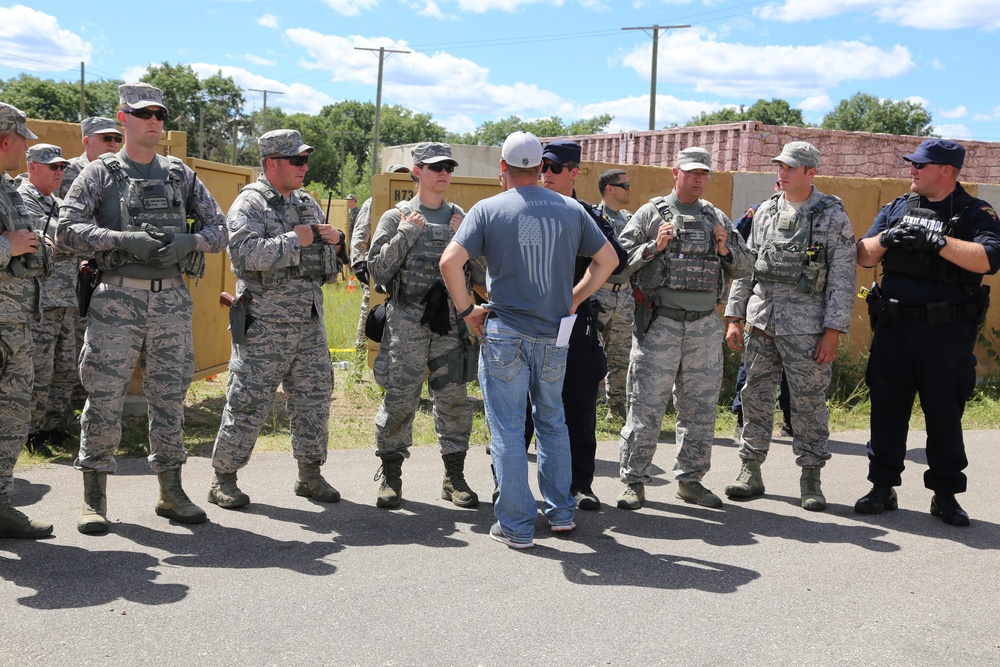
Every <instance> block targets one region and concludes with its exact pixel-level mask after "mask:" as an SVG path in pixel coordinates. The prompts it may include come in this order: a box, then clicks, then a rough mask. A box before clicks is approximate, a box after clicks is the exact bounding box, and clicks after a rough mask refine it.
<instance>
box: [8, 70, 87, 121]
mask: <svg viewBox="0 0 1000 667" xmlns="http://www.w3.org/2000/svg"><path fill="white" fill-rule="evenodd" d="M0 99H3V101H4V102H6V103H8V104H13V105H14V106H16V107H17V108H18V109H20V110H21V111H23V112H24V113H25V114H26V115H27V116H28V118H36V119H38V120H62V121H66V122H70V123H78V122H80V88H79V86H77V88H76V91H75V92H74V90H73V87H72V85H71V84H66V83H63V82H60V81H53V80H52V79H39V78H38V77H35V76H31V75H30V74H21V75H19V76H17V77H15V78H13V79H8V80H6V81H4V82H3V84H2V85H0Z"/></svg>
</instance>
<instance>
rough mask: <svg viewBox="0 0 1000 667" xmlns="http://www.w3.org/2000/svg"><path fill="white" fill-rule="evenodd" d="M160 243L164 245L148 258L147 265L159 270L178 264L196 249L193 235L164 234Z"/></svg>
mask: <svg viewBox="0 0 1000 667" xmlns="http://www.w3.org/2000/svg"><path fill="white" fill-rule="evenodd" d="M162 241H163V243H164V244H165V245H164V246H163V247H162V248H160V249H159V250H157V251H156V252H154V253H153V254H152V255H150V257H149V263H150V264H152V265H153V266H158V267H160V268H163V267H167V266H175V265H177V264H180V263H181V261H182V260H183V259H184V258H185V257H187V256H188V255H190V254H191V253H192V252H194V251H195V250H196V249H197V248H198V239H196V238H195V236H194V234H166V235H164V236H163V237H162Z"/></svg>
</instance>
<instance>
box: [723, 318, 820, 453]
mask: <svg viewBox="0 0 1000 667" xmlns="http://www.w3.org/2000/svg"><path fill="white" fill-rule="evenodd" d="M820 338H821V335H820V334H807V335H802V336H774V337H773V338H771V337H768V338H765V337H763V336H751V335H750V334H749V333H747V332H744V334H743V365H744V366H746V369H747V383H746V384H745V385H744V386H743V391H742V392H741V394H740V396H741V397H742V400H743V424H744V427H743V442H742V443H741V444H740V458H742V459H746V460H751V461H761V462H763V461H764V459H766V458H767V452H768V450H769V449H770V447H771V434H772V432H773V429H774V397H775V393H776V392H777V387H778V381H779V380H780V378H781V369H782V368H784V369H785V377H787V378H788V390H789V393H790V394H791V406H792V432H793V433H794V434H795V435H794V436H793V437H792V452H794V453H795V462H796V463H797V464H798V465H800V466H802V467H807V468H811V467H822V466H823V465H824V464H825V463H826V460H827V459H829V458H830V453H829V452H828V451H827V443H828V441H829V439H830V412H829V411H828V410H827V407H826V388H827V386H828V385H829V384H830V377H831V374H832V372H833V366H832V364H817V363H816V361H815V359H814V358H813V356H814V354H815V352H816V345H817V343H819V339H820Z"/></svg>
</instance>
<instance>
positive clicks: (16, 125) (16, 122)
mask: <svg viewBox="0 0 1000 667" xmlns="http://www.w3.org/2000/svg"><path fill="white" fill-rule="evenodd" d="M3 131H7V132H16V133H17V134H20V135H21V136H22V137H24V138H25V139H37V138H38V135H36V134H35V133H34V132H32V131H31V130H29V129H28V117H27V116H25V115H24V112H23V111H21V110H20V109H18V108H17V107H15V106H14V105H12V104H5V103H3V102H0V132H3Z"/></svg>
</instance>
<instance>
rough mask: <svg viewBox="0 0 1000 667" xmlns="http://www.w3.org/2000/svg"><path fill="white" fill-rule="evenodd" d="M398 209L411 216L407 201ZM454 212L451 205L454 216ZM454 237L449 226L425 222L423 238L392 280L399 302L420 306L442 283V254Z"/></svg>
mask: <svg viewBox="0 0 1000 667" xmlns="http://www.w3.org/2000/svg"><path fill="white" fill-rule="evenodd" d="M449 206H450V204H449ZM396 208H397V209H399V212H400V213H402V214H403V215H409V214H410V212H411V211H412V210H413V209H412V208H410V203H409V202H406V201H401V202H399V203H398V204H396ZM454 210H455V208H454V206H452V213H454ZM454 236H455V232H453V231H452V229H451V225H450V224H445V225H440V224H434V223H432V222H430V221H426V222H425V223H424V228H423V229H422V230H421V231H420V236H418V237H417V240H416V242H415V243H414V244H413V246H411V247H410V250H409V252H407V253H406V258H405V259H404V260H403V265H402V266H400V267H399V272H398V273H396V276H395V277H394V278H393V286H392V294H393V297H394V298H396V299H398V300H399V303H420V301H421V299H423V298H424V295H425V294H427V290H429V289H430V288H431V287H432V286H433V285H434V283H436V282H438V281H439V280H441V269H440V268H439V263H440V262H441V255H442V254H443V253H444V249H445V246H447V245H448V243H450V242H451V239H452V237H454Z"/></svg>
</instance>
